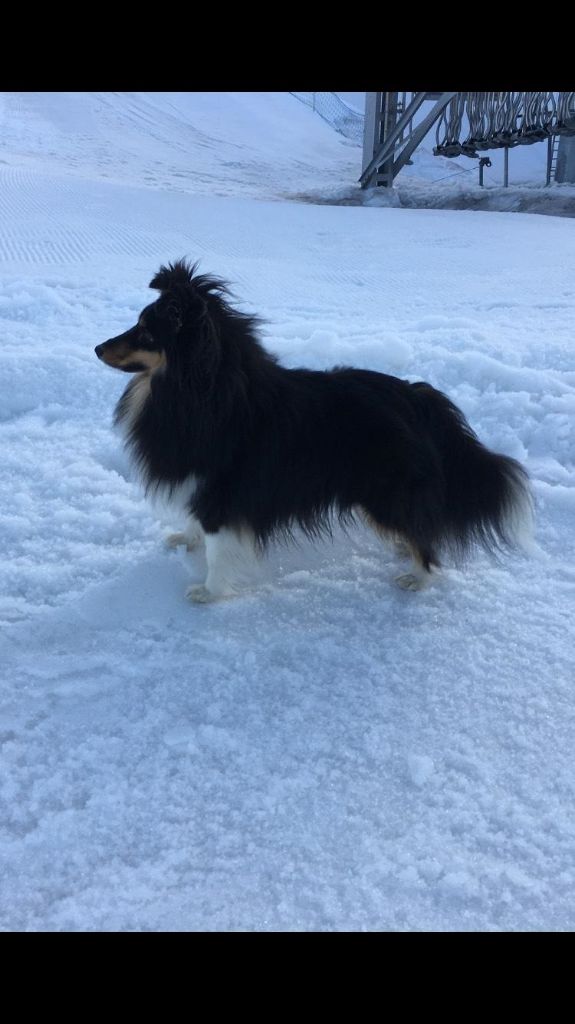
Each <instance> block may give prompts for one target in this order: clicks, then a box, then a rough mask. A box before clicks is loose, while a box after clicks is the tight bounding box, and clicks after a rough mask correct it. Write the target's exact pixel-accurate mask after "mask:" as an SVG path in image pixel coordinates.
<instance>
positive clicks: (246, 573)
mask: <svg viewBox="0 0 575 1024" xmlns="http://www.w3.org/2000/svg"><path fill="white" fill-rule="evenodd" d="M205 541H206V559H207V563H208V575H207V576H206V582H205V583H203V584H195V585H194V586H192V587H189V588H188V590H187V591H186V597H188V598H189V599H190V601H196V602H198V603H200V604H206V603H207V602H209V601H218V600H219V599H220V598H223V597H233V596H234V595H235V594H237V592H238V590H239V589H240V587H241V586H242V584H244V583H246V582H248V581H249V578H250V576H252V575H253V569H254V564H255V562H256V548H255V543H254V538H253V535H252V533H251V532H250V531H249V530H247V529H239V528H238V529H229V528H228V527H223V528H221V529H220V530H218V531H217V532H215V533H206V534H205Z"/></svg>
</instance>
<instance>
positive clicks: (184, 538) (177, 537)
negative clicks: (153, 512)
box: [164, 533, 202, 551]
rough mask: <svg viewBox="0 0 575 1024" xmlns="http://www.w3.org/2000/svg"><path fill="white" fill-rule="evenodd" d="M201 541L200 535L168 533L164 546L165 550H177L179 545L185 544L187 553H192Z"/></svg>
mask: <svg viewBox="0 0 575 1024" xmlns="http://www.w3.org/2000/svg"><path fill="white" fill-rule="evenodd" d="M201 541H202V535H201V534H200V533H196V534H193V535H192V536H189V535H188V534H187V533H170V534H169V536H168V537H166V538H165V540H164V544H165V545H166V547H167V548H179V547H180V545H181V544H185V545H186V548H187V549H188V551H193V550H194V548H197V547H198V545H199V544H200V543H201Z"/></svg>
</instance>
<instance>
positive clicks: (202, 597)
mask: <svg viewBox="0 0 575 1024" xmlns="http://www.w3.org/2000/svg"><path fill="white" fill-rule="evenodd" d="M219 596H220V595H218V594H213V593H212V591H211V590H208V588H207V587H206V586H204V584H203V583H194V585H193V587H188V589H187V590H186V597H187V599H188V601H194V602H195V603H196V604H210V603H211V602H212V601H217V600H218V599H219Z"/></svg>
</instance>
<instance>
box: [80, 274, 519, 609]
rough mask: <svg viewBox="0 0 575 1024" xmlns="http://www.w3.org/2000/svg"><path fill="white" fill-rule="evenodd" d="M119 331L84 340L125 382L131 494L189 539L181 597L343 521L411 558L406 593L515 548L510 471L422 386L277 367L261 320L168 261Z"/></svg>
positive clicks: (403, 580) (209, 597) (233, 586)
mask: <svg viewBox="0 0 575 1024" xmlns="http://www.w3.org/2000/svg"><path fill="white" fill-rule="evenodd" d="M150 288H153V289H155V290H157V291H158V292H159V293H160V294H159V297H158V298H157V299H156V301H154V302H152V303H151V304H150V305H148V306H146V308H145V309H144V310H143V311H142V312H141V314H140V316H139V318H138V322H137V323H136V325H135V326H134V327H131V328H130V329H129V330H128V331H126V332H125V333H124V334H120V335H119V336H118V337H115V338H111V339H110V340H109V341H106V342H104V343H103V344H101V345H98V346H97V347H96V349H95V351H96V355H97V356H98V358H99V359H100V360H102V362H104V363H106V364H107V365H108V366H112V367H115V368H117V369H120V370H123V371H124V372H125V373H130V374H133V375H134V376H133V378H132V380H131V381H130V383H129V384H128V386H127V388H126V390H125V391H124V393H123V395H122V397H121V398H120V400H119V402H118V405H117V407H116V412H115V423H116V424H117V425H118V426H119V427H120V428H121V429H122V430H123V432H124V436H125V441H126V444H127V447H128V449H129V451H130V452H131V455H132V457H133V459H134V462H135V465H136V466H137V468H138V470H139V472H140V474H141V478H142V480H143V483H144V485H145V488H146V490H147V491H154V490H155V491H158V490H164V491H165V492H167V494H168V495H169V496H170V497H171V498H172V499H173V500H178V501H179V502H180V505H181V506H182V507H183V508H184V509H185V511H186V515H187V517H188V518H187V526H186V529H185V531H184V533H179V534H174V535H172V536H171V537H170V538H168V543H169V544H171V545H172V546H176V545H178V544H181V543H185V544H186V545H187V547H188V548H189V549H192V548H193V547H195V546H196V545H197V544H198V543H200V542H202V541H203V542H204V543H205V550H206V559H207V577H206V580H205V583H204V584H202V585H196V586H193V587H191V588H190V589H189V590H188V592H187V596H188V597H190V599H191V600H193V601H196V602H209V601H215V600H217V599H219V598H224V597H230V596H233V595H234V594H236V593H237V592H238V589H240V579H241V575H242V567H243V566H245V564H246V561H247V562H249V561H250V560H251V559H252V558H256V557H257V556H258V555H260V554H261V553H262V552H263V551H264V550H265V549H266V547H267V546H268V545H269V544H270V542H272V541H274V540H276V539H293V537H294V531H295V529H296V528H300V529H301V530H303V532H304V534H307V536H308V537H310V538H312V539H316V538H319V537H320V536H322V535H325V534H327V535H330V534H331V530H332V526H333V523H334V521H336V520H337V519H339V521H340V522H341V523H342V524H343V525H344V526H345V525H346V524H349V523H351V522H353V521H356V520H358V519H361V520H363V521H364V522H366V523H368V524H369V526H371V527H372V528H373V529H374V530H375V532H376V533H377V534H378V535H379V536H380V537H381V538H382V539H384V540H391V541H392V542H395V543H396V544H397V545H399V546H401V548H402V550H403V551H406V552H407V553H409V555H410V556H411V560H412V563H413V564H412V567H411V570H410V571H409V572H406V573H404V574H402V575H400V576H398V577H397V582H398V583H399V585H400V586H401V587H403V588H405V589H407V590H419V589H421V588H422V587H424V586H426V585H427V584H428V583H429V582H430V580H431V579H432V574H433V573H434V571H435V570H436V569H437V568H439V566H440V565H441V562H442V559H443V558H444V556H445V555H446V554H449V555H450V556H453V557H455V558H459V559H461V557H462V556H465V555H467V553H468V552H469V550H470V549H471V548H472V547H473V546H474V545H480V546H482V547H483V548H485V549H487V550H488V551H490V552H497V551H498V550H501V549H502V548H504V547H506V546H509V545H513V544H515V543H517V541H518V538H519V534H520V532H521V528H522V524H525V523H528V521H530V519H531V514H532V502H531V497H530V492H529V485H528V478H527V474H526V472H525V470H524V469H523V468H522V466H521V465H520V464H519V463H518V462H517V461H516V460H514V459H512V458H509V457H508V456H506V455H501V454H496V453H494V452H492V451H490V450H488V449H487V448H486V447H484V446H483V445H482V444H481V442H480V441H479V439H478V438H477V436H476V434H475V433H474V432H473V430H472V429H471V427H470V426H469V424H468V423H467V421H466V419H465V417H464V416H463V413H462V412H461V411H460V410H459V409H458V408H457V407H456V406H455V405H454V404H453V403H452V402H451V401H450V399H449V398H447V397H446V396H445V395H444V394H443V393H442V392H440V391H437V390H436V389H435V388H433V387H432V386H431V385H430V384H426V383H424V382H417V383H409V382H407V381H405V380H400V379H399V378H397V377H392V376H388V375H387V374H384V373H376V372H374V371H369V370H359V369H353V368H348V367H336V368H334V369H332V370H328V371H314V370H308V369H286V368H285V367H283V366H281V365H280V364H279V362H278V360H277V359H276V358H275V357H274V356H273V355H272V354H270V353H269V352H268V351H266V349H265V348H264V347H263V345H262V344H261V342H260V340H259V337H258V333H259V329H260V326H261V323H262V321H261V320H260V319H259V318H257V317H254V316H250V315H247V314H246V313H243V312H240V311H239V310H238V309H236V308H234V307H233V305H231V303H230V294H229V291H228V288H227V285H226V283H225V282H224V281H222V280H220V279H219V278H216V277H213V276H208V275H205V274H199V273H198V265H197V264H194V265H191V264H190V263H189V262H187V261H186V260H177V261H176V262H174V263H170V264H168V265H167V266H162V267H160V270H159V272H158V273H157V274H156V275H155V277H154V278H153V280H152V281H151V283H150Z"/></svg>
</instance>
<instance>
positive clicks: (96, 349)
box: [94, 345, 104, 359]
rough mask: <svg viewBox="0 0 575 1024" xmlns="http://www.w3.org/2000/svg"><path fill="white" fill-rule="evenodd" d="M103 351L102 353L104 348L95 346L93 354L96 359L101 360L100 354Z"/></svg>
mask: <svg viewBox="0 0 575 1024" xmlns="http://www.w3.org/2000/svg"><path fill="white" fill-rule="evenodd" d="M103 351H104V346H103V345H96V348H95V349H94V352H95V353H96V355H97V356H98V359H101V358H102V352H103Z"/></svg>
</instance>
